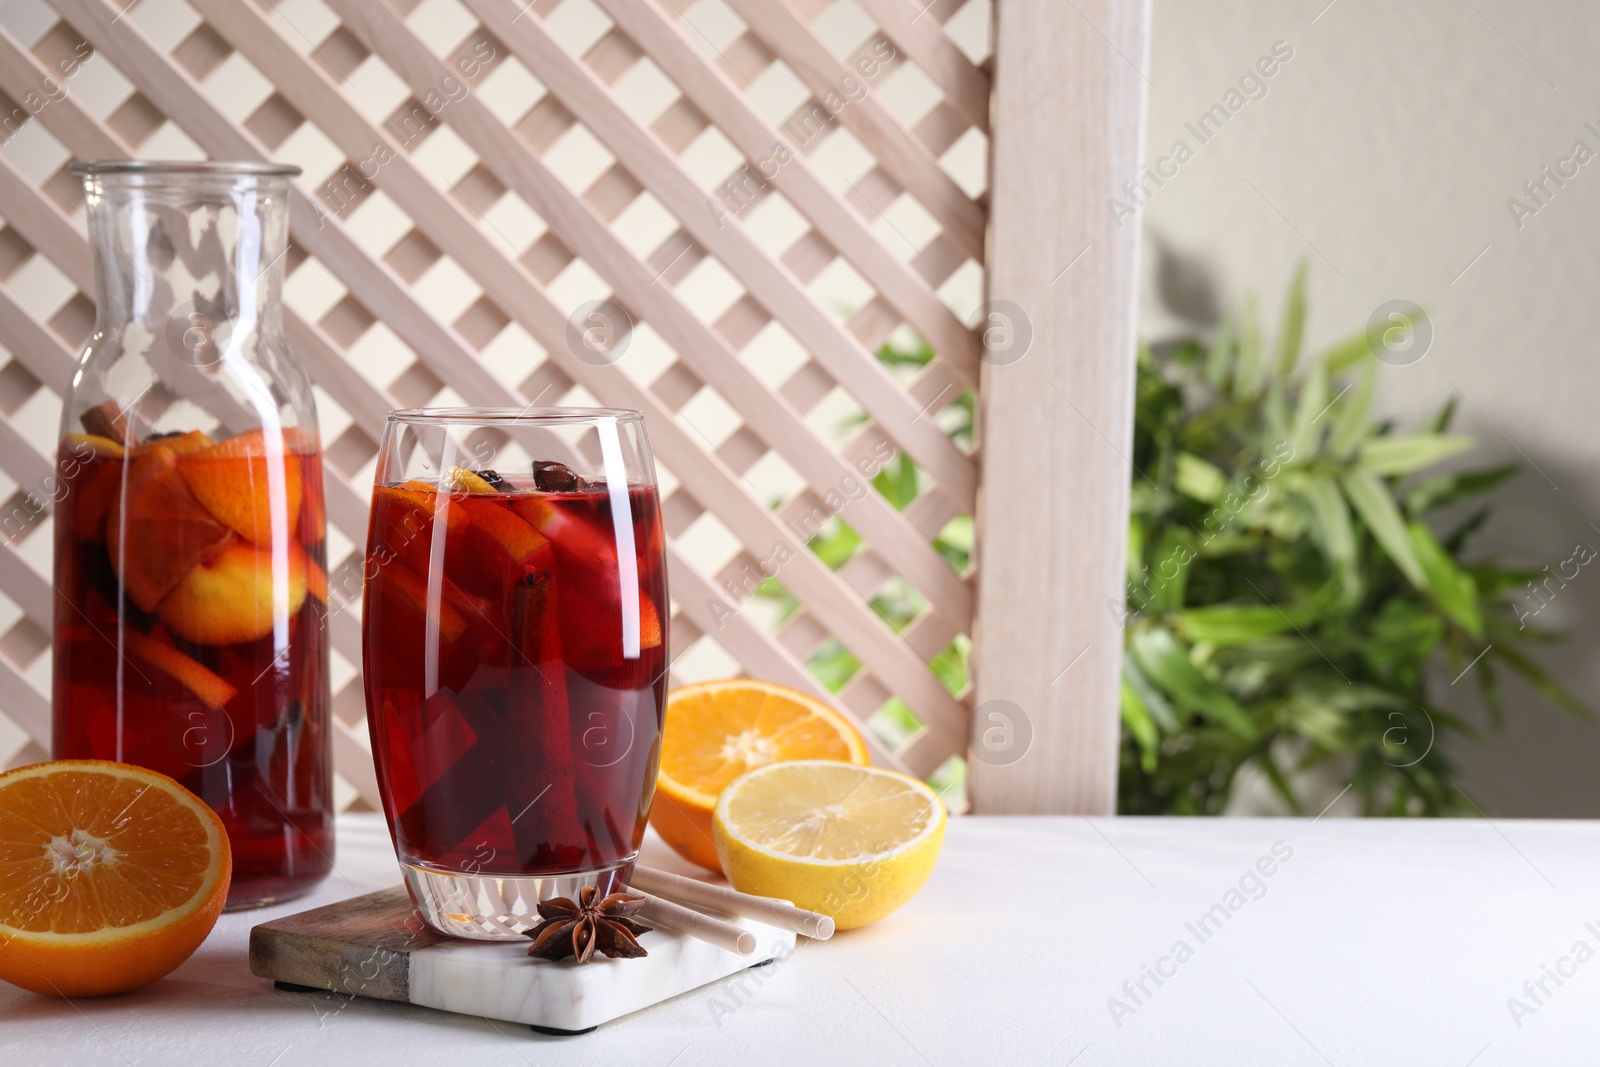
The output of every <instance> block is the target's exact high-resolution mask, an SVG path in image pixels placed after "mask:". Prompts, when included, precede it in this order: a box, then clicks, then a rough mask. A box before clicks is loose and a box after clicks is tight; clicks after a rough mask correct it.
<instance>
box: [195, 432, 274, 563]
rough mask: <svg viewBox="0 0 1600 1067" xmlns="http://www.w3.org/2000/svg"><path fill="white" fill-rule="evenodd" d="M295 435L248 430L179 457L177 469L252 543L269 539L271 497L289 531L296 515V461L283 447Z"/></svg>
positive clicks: (222, 519) (212, 509)
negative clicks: (273, 434)
mask: <svg viewBox="0 0 1600 1067" xmlns="http://www.w3.org/2000/svg"><path fill="white" fill-rule="evenodd" d="M299 439H300V435H298V434H296V435H294V436H293V437H291V436H290V435H289V434H288V433H285V435H284V437H283V438H282V439H281V440H280V439H276V438H274V439H268V438H267V437H266V436H265V435H264V434H263V432H262V431H261V430H248V431H246V432H244V433H241V434H238V435H236V436H234V437H230V438H228V439H227V440H226V441H223V442H222V443H221V444H217V445H212V446H211V447H209V448H203V449H201V450H199V451H197V452H192V453H189V454H187V455H182V456H180V458H179V460H178V470H180V471H181V472H182V473H183V479H184V481H186V482H188V483H189V488H190V489H192V490H193V491H194V495H195V496H196V497H197V498H198V499H199V500H200V502H201V503H202V504H204V505H205V506H206V508H207V509H208V510H209V511H210V512H211V514H213V515H215V516H216V517H217V519H218V520H219V521H220V522H222V523H223V524H224V525H226V526H227V527H228V528H229V529H230V530H233V531H234V532H235V533H237V534H238V535H239V536H240V537H243V538H244V539H245V540H247V541H251V542H254V543H255V544H258V545H266V544H271V543H272V513H273V503H274V500H275V499H276V500H277V501H279V507H280V508H281V509H282V511H283V513H284V529H285V530H286V531H289V532H290V533H293V531H294V529H295V523H296V522H297V521H298V520H299V518H300V498H301V495H302V492H303V489H304V486H303V484H302V482H301V470H300V462H299V457H298V456H297V455H296V454H295V453H293V452H291V451H287V449H288V448H289V446H290V445H292V444H293V443H294V442H295V441H298V440H299ZM274 490H276V491H277V494H279V495H277V496H276V497H275V496H274Z"/></svg>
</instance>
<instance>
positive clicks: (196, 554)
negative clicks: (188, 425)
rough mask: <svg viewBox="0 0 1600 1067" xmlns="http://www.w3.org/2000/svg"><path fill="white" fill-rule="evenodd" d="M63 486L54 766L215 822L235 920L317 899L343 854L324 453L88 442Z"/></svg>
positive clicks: (70, 461) (76, 442) (186, 441)
mask: <svg viewBox="0 0 1600 1067" xmlns="http://www.w3.org/2000/svg"><path fill="white" fill-rule="evenodd" d="M297 445H298V447H297ZM285 446H287V447H285ZM58 475H59V477H60V479H61V497H60V503H59V504H58V505H57V511H56V517H55V531H56V593H57V595H56V609H55V663H54V670H55V755H56V756H57V758H61V759H110V760H118V761H120V762H124V763H134V764H138V765H139V766H141V767H148V768H150V769H151V770H156V771H160V772H161V773H163V774H167V775H170V776H172V777H173V778H176V779H177V780H178V781H179V782H181V783H182V784H183V785H184V786H186V787H187V788H188V789H190V790H191V791H193V792H194V793H195V794H197V795H198V796H199V797H200V798H201V799H202V800H204V801H205V802H206V803H207V804H209V805H211V807H212V808H214V809H216V812H217V814H218V815H220V816H221V817H222V821H223V824H224V825H225V826H226V827H227V828H228V840H229V842H230V844H231V845H232V848H233V884H232V887H231V889H230V891H229V894H228V902H229V906H230V907H241V906H249V905H253V904H260V903H265V902H268V901H271V900H282V899H286V898H288V897H292V896H296V895H298V894H300V893H303V892H305V891H306V890H307V889H309V888H311V887H312V886H313V885H315V884H316V883H317V882H318V881H320V880H321V879H322V878H323V877H324V876H325V875H326V874H327V873H328V869H329V867H330V866H331V863H332V859H331V857H332V855H333V819H332V782H331V780H330V777H331V776H330V773H329V768H328V760H327V756H326V752H327V747H328V736H327V729H328V727H327V716H328V704H329V698H328V680H327V671H328V663H327V642H326V638H325V627H324V625H323V616H324V614H325V612H326V607H325V605H326V601H327V594H328V590H327V578H326V576H325V572H324V569H323V567H324V562H323V552H324V547H323V531H324V528H325V526H326V523H325V520H324V518H323V510H322V465H321V459H320V457H319V456H318V454H317V452H316V450H315V449H314V448H312V447H311V446H310V445H309V444H307V443H303V442H302V441H301V439H299V438H290V439H287V440H284V439H279V440H276V441H267V440H264V438H263V434H262V431H260V430H253V431H249V432H247V433H244V434H240V435H238V436H235V437H232V438H229V439H227V440H224V441H222V442H220V443H213V442H212V440H211V439H210V438H209V437H208V436H206V435H205V434H203V433H199V432H191V433H184V434H173V435H166V436H152V437H150V438H148V439H147V440H145V441H143V442H140V443H137V444H131V445H128V446H124V445H121V444H118V443H117V442H116V441H115V440H113V439H112V438H110V437H103V436H99V435H93V434H77V433H75V434H69V435H67V437H66V438H65V439H64V440H63V441H62V444H61V453H60V459H59V462H58Z"/></svg>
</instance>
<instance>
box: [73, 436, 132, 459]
mask: <svg viewBox="0 0 1600 1067" xmlns="http://www.w3.org/2000/svg"><path fill="white" fill-rule="evenodd" d="M69 455H70V456H72V457H75V458H77V459H80V460H90V459H122V458H123V457H124V456H125V455H127V450H126V449H124V448H123V447H122V446H121V445H119V444H118V443H117V442H115V441H113V440H112V439H111V438H109V437H101V436H100V435H99V434H92V433H69V434H67V437H66V442H65V447H63V448H62V449H61V454H60V458H61V459H63V460H65V459H66V458H67V457H68V456H69Z"/></svg>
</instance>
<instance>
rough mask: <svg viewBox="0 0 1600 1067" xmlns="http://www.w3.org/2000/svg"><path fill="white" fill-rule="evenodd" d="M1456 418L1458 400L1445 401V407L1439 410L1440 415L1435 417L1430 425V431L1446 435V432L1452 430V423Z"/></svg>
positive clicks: (1452, 398) (1453, 398)
mask: <svg viewBox="0 0 1600 1067" xmlns="http://www.w3.org/2000/svg"><path fill="white" fill-rule="evenodd" d="M1455 417H1456V398H1455V397H1451V398H1450V399H1449V400H1447V401H1445V404H1444V407H1442V408H1440V409H1439V414H1437V415H1435V416H1434V417H1433V421H1432V422H1430V423H1429V424H1428V429H1430V430H1432V431H1433V432H1434V433H1444V432H1445V431H1446V430H1448V429H1450V423H1451V422H1452V421H1454V419H1455Z"/></svg>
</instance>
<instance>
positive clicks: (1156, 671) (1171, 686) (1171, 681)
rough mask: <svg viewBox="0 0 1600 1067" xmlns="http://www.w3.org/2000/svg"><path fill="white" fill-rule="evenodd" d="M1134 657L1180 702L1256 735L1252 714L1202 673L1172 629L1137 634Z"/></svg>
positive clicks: (1240, 732) (1244, 733)
mask: <svg viewBox="0 0 1600 1067" xmlns="http://www.w3.org/2000/svg"><path fill="white" fill-rule="evenodd" d="M1133 657H1134V659H1135V660H1136V661H1137V662H1138V664H1139V667H1140V668H1141V669H1142V670H1143V672H1144V673H1145V675H1146V676H1147V677H1148V678H1149V679H1150V680H1151V681H1152V682H1154V683H1155V684H1156V685H1157V686H1159V687H1160V688H1161V690H1162V691H1163V692H1165V693H1166V694H1167V695H1168V696H1170V697H1172V698H1173V699H1174V700H1176V701H1177V702H1178V703H1179V704H1180V705H1182V706H1184V707H1187V708H1190V709H1192V710H1195V711H1199V712H1201V713H1202V714H1204V715H1205V716H1206V717H1207V718H1209V719H1211V720H1212V721H1213V722H1216V723H1218V724H1219V725H1221V726H1225V727H1227V728H1228V729H1229V730H1232V731H1233V732H1234V733H1236V734H1238V735H1239V736H1240V737H1243V738H1245V739H1247V740H1248V739H1250V738H1254V737H1255V736H1256V728H1255V724H1254V723H1252V722H1251V721H1250V716H1249V714H1248V713H1247V712H1246V711H1245V710H1244V708H1243V707H1241V706H1240V705H1239V702H1238V701H1237V700H1235V699H1234V698H1233V697H1232V696H1230V695H1229V694H1228V693H1227V692H1226V691H1225V690H1223V689H1222V688H1221V687H1219V686H1218V685H1217V684H1216V683H1215V682H1213V681H1211V680H1210V679H1209V678H1207V677H1206V676H1205V675H1203V674H1201V673H1200V669H1199V668H1198V667H1196V666H1195V665H1194V662H1193V661H1192V660H1190V659H1189V654H1188V652H1186V651H1185V650H1184V648H1183V646H1181V645H1180V644H1179V643H1178V641H1177V639H1176V638H1174V637H1173V636H1172V632H1171V631H1170V630H1167V629H1165V628H1163V627H1151V628H1150V629H1148V630H1143V631H1141V632H1139V633H1138V634H1135V635H1134V638H1133Z"/></svg>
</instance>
